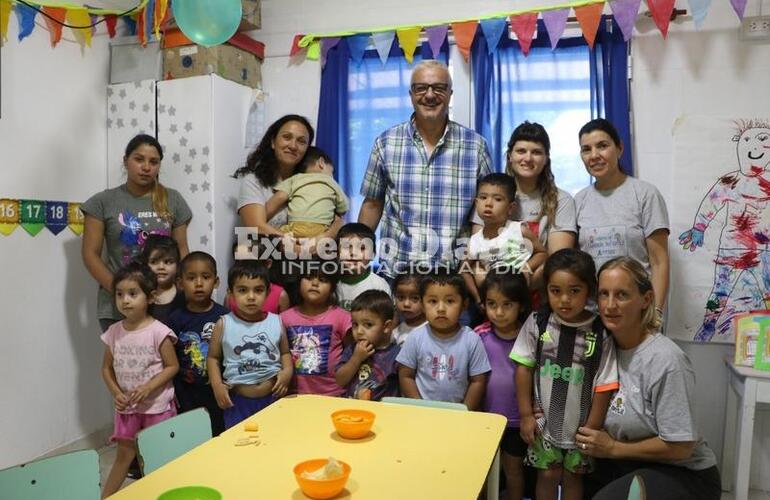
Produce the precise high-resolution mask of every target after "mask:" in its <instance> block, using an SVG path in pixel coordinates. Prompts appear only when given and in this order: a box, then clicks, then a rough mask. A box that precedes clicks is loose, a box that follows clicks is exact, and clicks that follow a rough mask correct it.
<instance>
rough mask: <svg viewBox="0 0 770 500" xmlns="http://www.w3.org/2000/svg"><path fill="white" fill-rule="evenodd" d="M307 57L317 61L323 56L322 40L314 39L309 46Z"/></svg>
mask: <svg viewBox="0 0 770 500" xmlns="http://www.w3.org/2000/svg"><path fill="white" fill-rule="evenodd" d="M307 58H308V59H310V60H311V61H317V60H319V59H320V58H321V42H319V41H318V40H313V41H312V42H310V45H308V47H307Z"/></svg>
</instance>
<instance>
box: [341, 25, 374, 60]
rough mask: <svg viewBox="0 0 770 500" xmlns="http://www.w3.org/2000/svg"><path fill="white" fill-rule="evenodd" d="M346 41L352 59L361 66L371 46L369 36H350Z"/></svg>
mask: <svg viewBox="0 0 770 500" xmlns="http://www.w3.org/2000/svg"><path fill="white" fill-rule="evenodd" d="M345 41H346V42H347V43H348V50H349V51H350V58H351V59H353V61H354V62H355V63H356V64H361V61H363V60H364V54H365V53H366V47H368V46H369V34H368V33H360V34H358V35H353V36H349V37H347V38H346V39H345Z"/></svg>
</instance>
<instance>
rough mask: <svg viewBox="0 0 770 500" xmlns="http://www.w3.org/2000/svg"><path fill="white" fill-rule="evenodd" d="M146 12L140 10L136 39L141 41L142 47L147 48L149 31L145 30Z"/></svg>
mask: <svg viewBox="0 0 770 500" xmlns="http://www.w3.org/2000/svg"><path fill="white" fill-rule="evenodd" d="M144 11H145V9H140V10H139V12H138V14H137V16H136V38H138V39H139V43H140V44H141V45H142V47H146V46H147V30H146V29H145V28H144Z"/></svg>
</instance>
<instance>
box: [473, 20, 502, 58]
mask: <svg viewBox="0 0 770 500" xmlns="http://www.w3.org/2000/svg"><path fill="white" fill-rule="evenodd" d="M479 24H481V32H482V33H484V38H486V40H487V52H488V53H490V54H493V53H494V52H495V51H496V50H497V45H498V44H499V43H500V37H501V36H503V32H504V31H505V29H506V28H507V27H508V23H507V22H506V20H505V19H504V18H496V19H482V20H481V21H479Z"/></svg>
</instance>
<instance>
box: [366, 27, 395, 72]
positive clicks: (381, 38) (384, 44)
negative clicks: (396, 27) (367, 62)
mask: <svg viewBox="0 0 770 500" xmlns="http://www.w3.org/2000/svg"><path fill="white" fill-rule="evenodd" d="M395 37H396V32H395V31H380V32H378V33H372V42H374V48H375V49H377V54H379V56H380V61H382V64H383V65H385V63H386V62H388V56H389V55H390V47H391V46H393V39H394V38H395Z"/></svg>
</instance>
